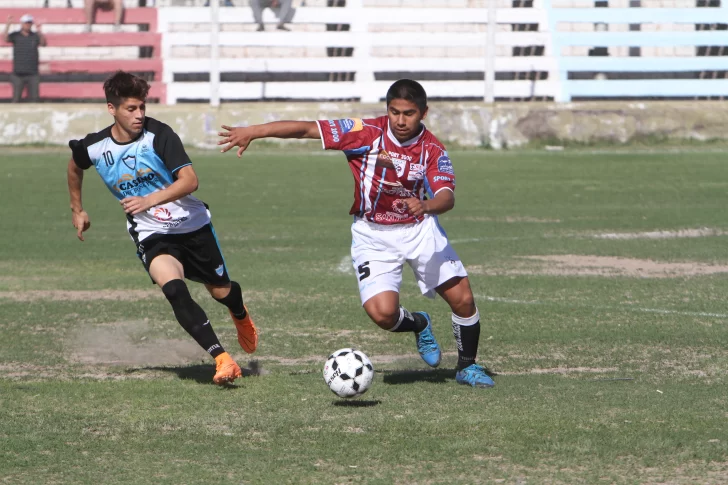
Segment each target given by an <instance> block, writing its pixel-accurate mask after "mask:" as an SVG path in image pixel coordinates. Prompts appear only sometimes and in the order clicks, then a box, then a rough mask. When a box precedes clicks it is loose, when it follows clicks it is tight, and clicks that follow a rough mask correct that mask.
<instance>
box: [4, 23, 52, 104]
mask: <svg viewBox="0 0 728 485" xmlns="http://www.w3.org/2000/svg"><path fill="white" fill-rule="evenodd" d="M12 22H13V17H12V16H9V17H8V23H7V24H6V25H5V42H8V43H10V44H13V73H12V74H11V75H10V80H11V82H12V83H13V103H17V102H19V101H20V98H21V96H22V95H23V89H25V86H28V98H27V99H28V100H29V101H31V102H36V101H38V86H39V85H40V74H39V73H38V47H41V46H45V45H46V38H45V36H44V35H43V34H42V33H41V27H40V24H36V26H35V30H36V32H33V30H32V29H33V16H32V15H29V14H25V15H23V16H22V17H20V24H21V28H20V30H17V31H15V32H13V33H12V34H11V33H9V32H10V24H11V23H12Z"/></svg>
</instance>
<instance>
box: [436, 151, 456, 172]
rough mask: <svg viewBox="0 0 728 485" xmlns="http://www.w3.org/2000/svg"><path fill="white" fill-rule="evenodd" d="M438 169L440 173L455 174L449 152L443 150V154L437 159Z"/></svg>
mask: <svg viewBox="0 0 728 485" xmlns="http://www.w3.org/2000/svg"><path fill="white" fill-rule="evenodd" d="M437 171H438V172H440V173H449V174H450V175H455V172H454V171H453V169H452V162H451V161H450V157H448V156H447V152H442V156H441V157H440V158H438V159H437Z"/></svg>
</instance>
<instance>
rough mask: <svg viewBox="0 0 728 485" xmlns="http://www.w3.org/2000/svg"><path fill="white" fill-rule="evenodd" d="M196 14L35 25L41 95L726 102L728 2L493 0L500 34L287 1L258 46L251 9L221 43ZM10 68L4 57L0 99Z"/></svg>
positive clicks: (414, 12) (358, 6) (439, 6)
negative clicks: (290, 13) (41, 43)
mask: <svg viewBox="0 0 728 485" xmlns="http://www.w3.org/2000/svg"><path fill="white" fill-rule="evenodd" d="M7 1H8V2H16V3H17V2H29V1H33V0H7ZM35 1H36V2H38V1H40V0H35ZM51 1H52V0H51ZM57 1H60V0H57ZM74 1H75V2H77V3H78V1H79V0H74ZM129 1H133V0H129ZM205 1H206V0H156V2H155V3H154V5H155V8H138V7H133V6H132V7H130V8H128V9H127V13H126V16H125V20H124V24H125V25H124V29H125V31H124V32H123V33H121V34H112V33H111V32H110V30H111V29H110V27H111V23H112V21H113V20H112V15H111V13H106V12H100V13H99V14H98V23H100V24H101V25H99V26H98V27H99V28H101V27H108V29H109V30H108V31H99V32H95V33H93V34H87V35H83V34H80V33H74V32H71V31H68V30H66V31H62V30H60V29H61V28H62V27H63V28H68V27H74V26H76V27H79V28H80V27H81V25H80V24H82V23H83V13H82V11H81V10H80V9H65V8H57V9H44V10H40V9H39V10H32V13H33V14H34V15H35V16H36V17H37V18H39V19H41V21H43V23H44V24H51V25H50V27H55V28H56V29H57V30H56V31H51V29H50V28H49V29H46V32H47V33H48V41H49V46H48V47H46V48H42V49H41V61H42V63H43V64H44V68H45V72H44V74H43V78H42V84H41V96H42V97H44V98H55V96H56V95H58V96H59V98H57V99H61V98H64V97H69V96H71V97H74V98H75V99H86V98H88V97H89V96H91V95H97V94H98V91H94V90H97V89H98V85H97V84H95V85H93V86H86V84H88V83H94V82H95V83H97V82H98V81H99V80H100V79H102V78H103V77H105V76H106V74H107V73H108V71H109V69H110V68H123V69H127V70H130V71H133V72H137V73H141V74H144V75H145V76H147V78H148V79H150V80H152V81H153V83H154V87H153V94H154V96H156V97H157V98H158V99H159V100H160V101H161V102H168V103H182V102H207V101H209V100H210V99H211V90H212V89H217V93H219V97H220V98H221V101H223V102H230V101H270V100H300V101H303V100H322V101H323V100H331V101H337V100H348V101H366V102H376V101H379V100H380V99H381V95H382V93H384V92H385V91H386V87H387V86H388V85H389V84H390V83H391V82H392V81H393V80H395V79H398V78H401V77H410V78H413V79H417V80H420V81H422V82H424V83H425V85H426V88H427V90H428V93H430V94H431V96H432V98H433V99H448V100H464V101H467V100H483V99H484V97H485V93H486V90H487V89H488V83H490V84H491V86H492V95H493V98H494V100H495V101H552V100H555V101H571V100H575V101H577V100H598V99H615V100H619V99H725V97H726V96H728V81H726V73H728V67H726V63H725V56H728V0H493V1H494V2H495V3H494V4H493V5H494V6H495V20H494V21H493V19H489V18H488V11H489V6H490V5H489V3H488V0H297V1H294V8H295V9H296V11H295V15H294V17H293V22H292V23H290V24H288V25H289V26H290V27H291V30H292V31H291V32H281V31H275V30H274V29H273V25H274V24H275V23H277V22H278V19H276V17H275V15H274V13H273V12H272V11H270V10H266V11H265V12H264V21H265V22H266V23H268V24H270V26H271V28H269V29H268V30H267V31H266V32H255V28H256V25H255V24H254V22H253V16H252V11H251V9H250V8H249V2H248V0H234V3H235V7H223V6H221V7H220V8H219V32H218V34H217V35H213V33H212V32H211V29H212V26H213V25H214V23H213V21H212V20H213V19H212V9H211V8H209V7H204V4H205ZM63 2H65V0H63ZM145 4H151V0H147V2H145ZM22 6H24V5H18V6H17V7H18V8H14V9H7V8H5V9H0V18H2V16H3V15H5V16H7V15H8V14H9V13H12V14H13V15H15V16H16V17H18V16H19V15H20V14H21V13H25V12H27V9H23V8H19V7H22ZM74 6H75V5H74ZM489 20H490V22H489ZM493 25H494V26H495V28H494V29H493V31H489V26H493ZM214 38H217V39H218V43H219V45H218V46H217V48H213V47H212V45H211V43H212V39H214ZM213 52H218V53H219V58H218V59H217V60H215V59H211V55H212V53H213ZM8 53H9V48H8V47H2V46H0V98H8V97H9V89H10V86H9V84H7V83H3V82H2V81H4V80H5V79H3V78H2V77H1V76H2V74H1V72H7V71H8V70H9V54H8ZM110 59H114V61H111V60H110ZM215 66H219V71H220V75H219V76H220V78H219V80H220V82H219V84H217V83H216V82H215V81H214V79H212V78H211V75H210V72H211V71H214V70H215ZM489 69H492V70H493V72H494V79H493V80H490V79H489V78H488V77H487V75H486V72H489ZM211 80H212V81H213V82H211ZM64 83H66V85H67V87H68V88H69V89H68V90H67V91H65V93H64V89H63V88H62V87H61V86H62V85H63V84H64ZM69 93H71V94H69Z"/></svg>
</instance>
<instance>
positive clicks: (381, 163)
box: [374, 150, 395, 168]
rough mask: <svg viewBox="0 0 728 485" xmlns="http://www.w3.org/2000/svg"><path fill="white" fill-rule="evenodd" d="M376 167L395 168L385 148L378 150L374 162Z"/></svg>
mask: <svg viewBox="0 0 728 485" xmlns="http://www.w3.org/2000/svg"><path fill="white" fill-rule="evenodd" d="M374 165H375V166H377V167H385V168H395V166H394V162H393V161H392V157H390V156H389V153H388V152H387V150H379V153H378V154H377V161H376V162H375V163H374Z"/></svg>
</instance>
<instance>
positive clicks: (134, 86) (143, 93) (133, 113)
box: [104, 71, 149, 137]
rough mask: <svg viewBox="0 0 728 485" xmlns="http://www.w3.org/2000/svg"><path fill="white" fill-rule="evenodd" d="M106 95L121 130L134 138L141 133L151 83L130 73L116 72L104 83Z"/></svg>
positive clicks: (110, 109) (109, 107)
mask: <svg viewBox="0 0 728 485" xmlns="http://www.w3.org/2000/svg"><path fill="white" fill-rule="evenodd" d="M104 93H105V94H106V103H107V107H108V109H109V113H110V114H111V116H113V117H114V120H115V121H116V124H117V125H118V126H119V128H121V129H122V130H124V131H126V132H127V133H128V134H129V135H130V136H132V137H133V136H135V135H138V134H139V133H141V131H142V128H143V126H144V115H145V113H146V110H147V105H146V101H147V94H148V93H149V83H147V82H146V81H145V80H144V79H142V78H139V77H137V76H135V75H133V74H130V73H128V72H124V71H116V73H115V74H114V75H113V76H111V77H110V78H109V79H107V80H106V82H104Z"/></svg>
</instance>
